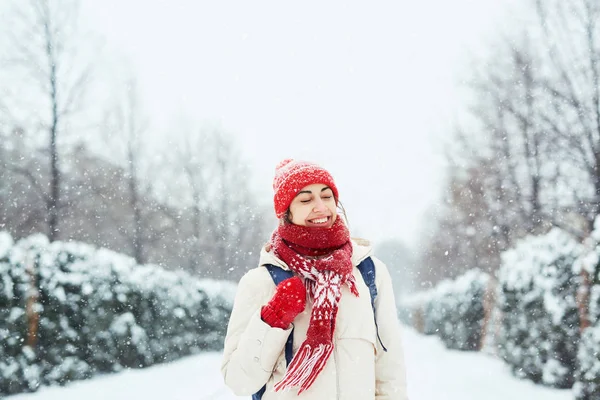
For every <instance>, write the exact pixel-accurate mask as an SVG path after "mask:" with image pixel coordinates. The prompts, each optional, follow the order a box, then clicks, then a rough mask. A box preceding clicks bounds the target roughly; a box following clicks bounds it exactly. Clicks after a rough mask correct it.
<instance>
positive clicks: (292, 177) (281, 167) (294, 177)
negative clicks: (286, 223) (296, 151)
mask: <svg viewBox="0 0 600 400" xmlns="http://www.w3.org/2000/svg"><path fill="white" fill-rule="evenodd" d="M313 183H322V184H323V185H327V186H329V187H330V188H331V190H332V191H333V196H334V197H335V199H336V202H337V199H338V190H337V187H336V186H335V182H334V181H333V177H332V176H331V174H330V173H329V172H328V171H327V170H326V169H324V168H322V167H320V166H318V165H317V164H314V163H311V162H308V161H295V160H292V159H291V158H287V159H285V160H283V161H281V162H280V163H279V164H277V167H275V178H274V179H273V190H274V191H275V196H274V197H273V203H274V205H275V214H276V215H277V218H281V216H282V215H283V214H285V212H286V210H287V209H288V207H289V206H290V204H291V203H292V200H294V197H296V195H297V194H298V192H299V191H300V190H302V188H303V187H305V186H308V185H312V184H313Z"/></svg>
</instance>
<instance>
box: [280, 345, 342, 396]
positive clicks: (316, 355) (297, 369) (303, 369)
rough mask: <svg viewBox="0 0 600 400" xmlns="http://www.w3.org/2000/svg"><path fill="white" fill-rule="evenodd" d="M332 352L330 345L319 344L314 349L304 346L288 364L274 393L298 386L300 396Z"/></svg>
mask: <svg viewBox="0 0 600 400" xmlns="http://www.w3.org/2000/svg"><path fill="white" fill-rule="evenodd" d="M332 352H333V345H332V344H319V345H318V346H317V347H316V348H314V347H311V345H310V344H304V345H303V346H302V348H300V349H299V350H298V353H297V354H296V356H295V357H294V359H293V360H292V362H291V363H290V365H289V367H288V369H287V371H286V373H285V376H284V377H283V379H282V380H281V382H278V383H277V384H275V387H274V388H275V391H276V392H277V391H279V390H287V389H290V388H291V387H292V386H299V387H300V389H299V390H298V394H300V393H302V392H303V391H305V390H306V389H308V388H309V387H310V385H312V383H313V382H314V381H315V379H316V378H317V375H319V373H320V372H321V371H322V370H323V368H324V367H325V364H326V363H327V360H328V359H329V356H331V353H332Z"/></svg>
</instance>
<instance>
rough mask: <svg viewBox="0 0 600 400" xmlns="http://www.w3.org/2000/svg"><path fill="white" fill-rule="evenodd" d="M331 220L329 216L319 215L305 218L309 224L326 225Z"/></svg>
mask: <svg viewBox="0 0 600 400" xmlns="http://www.w3.org/2000/svg"><path fill="white" fill-rule="evenodd" d="M330 221H331V217H319V218H313V219H309V220H307V222H308V223H309V224H310V225H311V226H327V225H329V222H330Z"/></svg>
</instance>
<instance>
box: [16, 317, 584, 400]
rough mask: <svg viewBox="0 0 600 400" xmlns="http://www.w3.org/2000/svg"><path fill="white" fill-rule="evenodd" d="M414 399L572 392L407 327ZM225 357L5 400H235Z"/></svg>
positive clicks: (557, 399)
mask: <svg viewBox="0 0 600 400" xmlns="http://www.w3.org/2000/svg"><path fill="white" fill-rule="evenodd" d="M404 343H405V351H406V364H407V370H408V384H409V397H410V399H411V400H433V399H435V400H458V399H460V400H482V399H485V400H506V399H511V400H567V399H568V400H572V399H573V393H572V391H570V390H559V389H550V388H547V387H543V386H539V385H534V384H533V383H532V382H530V381H525V380H519V379H517V378H515V377H513V376H511V374H510V372H509V370H508V367H507V366H506V364H504V363H503V362H502V361H501V360H499V359H497V358H495V357H493V356H492V355H489V354H484V353H472V352H460V351H453V350H447V349H445V348H444V347H443V345H442V344H441V341H440V340H439V339H438V338H436V337H434V336H423V335H420V334H418V333H416V332H415V331H414V330H412V329H411V328H407V327H405V328H404ZM220 362H221V353H218V352H211V353H203V354H201V355H195V356H189V357H185V358H183V359H181V360H178V361H175V362H172V363H169V364H162V365H155V366H152V367H149V368H146V369H139V370H126V371H123V372H120V373H118V374H113V375H105V376H101V377H97V378H95V379H93V380H88V381H78V382H75V383H72V384H70V385H68V386H67V387H45V388H41V389H40V390H39V391H38V392H36V393H29V394H20V395H14V396H9V397H7V400H80V399H86V400H104V399H112V400H131V399H144V400H153V399H157V400H158V399H169V400H188V399H197V400H209V399H210V400H234V399H242V398H243V399H246V400H247V399H249V398H250V396H243V397H236V396H234V395H233V394H232V393H231V392H230V390H229V389H228V388H227V387H226V386H224V384H223V379H222V378H221V373H220V370H219V368H220Z"/></svg>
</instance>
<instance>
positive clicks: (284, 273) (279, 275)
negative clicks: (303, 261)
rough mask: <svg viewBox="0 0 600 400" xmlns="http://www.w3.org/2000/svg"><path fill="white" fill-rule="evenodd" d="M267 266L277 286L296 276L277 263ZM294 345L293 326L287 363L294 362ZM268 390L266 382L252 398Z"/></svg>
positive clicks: (287, 342)
mask: <svg viewBox="0 0 600 400" xmlns="http://www.w3.org/2000/svg"><path fill="white" fill-rule="evenodd" d="M265 268H267V271H269V274H270V275H271V278H272V279H273V283H274V284H275V286H277V285H279V283H280V282H281V281H284V280H286V279H288V278H291V277H293V276H294V273H293V272H292V271H290V270H285V269H283V268H281V267H278V266H276V265H271V264H266V265H265ZM293 345H294V328H292V331H291V332H290V335H289V336H288V338H287V341H286V342H285V361H286V363H287V365H290V362H292V357H293V356H294V348H293ZM266 390H267V385H266V384H265V385H264V386H263V387H262V388H261V389H260V390H259V391H258V392H256V393H254V394H253V395H252V400H260V399H262V396H263V394H264V393H265V391H266Z"/></svg>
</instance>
